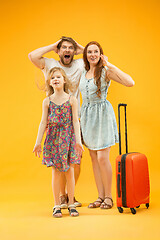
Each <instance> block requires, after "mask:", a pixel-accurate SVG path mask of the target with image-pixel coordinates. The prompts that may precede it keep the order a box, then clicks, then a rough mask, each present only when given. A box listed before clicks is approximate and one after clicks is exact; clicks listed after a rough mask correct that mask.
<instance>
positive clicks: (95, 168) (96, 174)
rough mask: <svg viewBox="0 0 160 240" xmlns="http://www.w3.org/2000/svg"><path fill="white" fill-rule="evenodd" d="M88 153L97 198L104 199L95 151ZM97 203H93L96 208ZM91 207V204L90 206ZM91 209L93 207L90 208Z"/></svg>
mask: <svg viewBox="0 0 160 240" xmlns="http://www.w3.org/2000/svg"><path fill="white" fill-rule="evenodd" d="M89 153H90V156H91V159H92V167H93V173H94V178H95V182H96V186H97V190H98V196H99V197H100V198H101V199H104V197H105V191H104V187H103V181H102V177H101V171H100V167H99V163H98V159H97V151H93V150H90V149H89ZM97 200H98V202H96V203H95V205H96V206H99V205H100V204H99V202H100V199H97ZM91 205H93V204H91ZM90 207H93V206H90Z"/></svg>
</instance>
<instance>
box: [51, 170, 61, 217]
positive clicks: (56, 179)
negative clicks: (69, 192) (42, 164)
mask: <svg viewBox="0 0 160 240" xmlns="http://www.w3.org/2000/svg"><path fill="white" fill-rule="evenodd" d="M60 176H61V173H60V171H58V170H56V169H55V168H54V167H52V189H53V197H54V203H55V205H60V199H59V195H60ZM59 209H60V208H57V210H59ZM56 216H57V217H58V216H62V214H61V213H57V214H56Z"/></svg>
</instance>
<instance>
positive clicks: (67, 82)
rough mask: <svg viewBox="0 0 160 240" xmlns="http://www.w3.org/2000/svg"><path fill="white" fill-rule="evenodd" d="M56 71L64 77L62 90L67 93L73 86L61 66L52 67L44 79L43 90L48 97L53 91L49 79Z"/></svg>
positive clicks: (71, 90)
mask: <svg viewBox="0 0 160 240" xmlns="http://www.w3.org/2000/svg"><path fill="white" fill-rule="evenodd" d="M56 71H59V72H60V73H61V74H62V76H63V78H64V81H65V83H64V91H65V92H66V93H69V91H70V92H73V87H72V85H71V82H70V80H69V79H68V77H67V75H66V73H65V71H64V70H63V69H62V68H60V67H54V68H51V69H50V70H49V72H48V76H47V80H46V82H45V91H46V94H47V96H48V97H49V96H50V95H52V94H53V93H54V89H53V87H52V86H51V85H50V80H51V77H52V76H53V74H54V73H55V72H56Z"/></svg>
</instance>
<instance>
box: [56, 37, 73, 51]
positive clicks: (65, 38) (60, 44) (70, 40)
mask: <svg viewBox="0 0 160 240" xmlns="http://www.w3.org/2000/svg"><path fill="white" fill-rule="evenodd" d="M65 41H67V42H70V43H72V44H73V46H74V50H75V51H76V49H77V44H76V42H75V41H74V40H73V39H72V38H70V37H65V36H62V37H61V41H60V42H59V43H58V45H57V48H58V49H60V47H61V46H62V43H63V42H65Z"/></svg>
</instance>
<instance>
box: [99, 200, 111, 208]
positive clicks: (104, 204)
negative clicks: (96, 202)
mask: <svg viewBox="0 0 160 240" xmlns="http://www.w3.org/2000/svg"><path fill="white" fill-rule="evenodd" d="M105 199H109V200H110V201H111V204H108V203H106V202H105ZM105 199H104V202H103V203H102V204H101V206H100V208H101V209H110V208H112V207H113V200H112V198H110V197H105Z"/></svg>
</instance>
